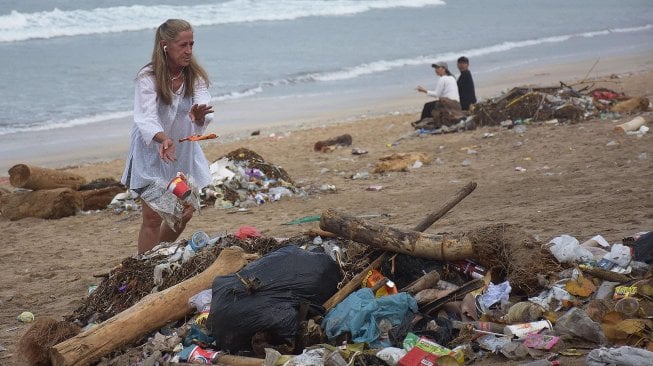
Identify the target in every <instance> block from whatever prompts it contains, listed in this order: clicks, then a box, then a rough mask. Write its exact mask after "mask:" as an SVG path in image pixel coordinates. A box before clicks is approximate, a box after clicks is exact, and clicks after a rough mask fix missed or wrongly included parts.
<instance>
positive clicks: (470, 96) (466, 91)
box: [457, 56, 476, 111]
mask: <svg viewBox="0 0 653 366" xmlns="http://www.w3.org/2000/svg"><path fill="white" fill-rule="evenodd" d="M458 70H460V76H459V77H458V82H457V83H458V94H459V95H460V107H461V108H462V110H463V111H468V110H469V106H470V105H472V104H474V103H476V92H475V91H474V80H473V79H472V73H471V72H470V71H469V59H468V58H467V57H465V56H461V57H460V58H458Z"/></svg>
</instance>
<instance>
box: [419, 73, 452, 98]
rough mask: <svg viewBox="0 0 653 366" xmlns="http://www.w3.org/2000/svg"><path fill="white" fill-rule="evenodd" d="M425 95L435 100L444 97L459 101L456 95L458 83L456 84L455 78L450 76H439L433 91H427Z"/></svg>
mask: <svg viewBox="0 0 653 366" xmlns="http://www.w3.org/2000/svg"><path fill="white" fill-rule="evenodd" d="M426 95H428V96H431V97H436V100H437V99H438V98H441V97H445V98H449V99H453V100H456V101H460V96H459V95H458V83H456V78H454V77H453V76H452V75H442V76H440V79H438V82H437V84H435V90H427V91H426Z"/></svg>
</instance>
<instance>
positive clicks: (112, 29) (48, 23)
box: [0, 0, 445, 42]
mask: <svg viewBox="0 0 653 366" xmlns="http://www.w3.org/2000/svg"><path fill="white" fill-rule="evenodd" d="M444 4H445V2H444V1H442V0H362V1H355V0H321V1H296V0H276V1H252V0H231V1H227V2H218V3H215V4H202V5H193V6H169V5H157V6H144V5H132V6H116V7H108V8H96V9H91V10H66V11H62V10H59V9H54V10H52V11H42V12H35V13H20V12H18V11H15V10H14V11H12V12H11V13H9V14H6V15H0V42H18V41H25V40H29V39H48V38H54V37H70V36H80V35H89V34H101V33H119V32H130V31H140V30H146V29H154V28H156V27H158V26H159V24H161V22H162V20H165V19H167V18H169V15H170V14H175V16H176V17H178V18H183V19H187V20H188V21H190V22H191V23H192V24H193V25H194V26H207V25H219V24H230V23H244V22H260V21H282V20H294V19H298V18H305V17H313V16H317V17H326V16H349V15H353V14H359V13H364V12H367V11H371V10H381V9H391V8H421V7H425V6H432V5H444Z"/></svg>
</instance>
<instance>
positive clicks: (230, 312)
mask: <svg viewBox="0 0 653 366" xmlns="http://www.w3.org/2000/svg"><path fill="white" fill-rule="evenodd" d="M468 186H469V187H466V188H465V189H463V190H461V191H460V192H459V193H458V194H457V195H456V196H455V197H454V199H452V200H451V201H450V202H448V203H447V204H446V205H445V206H444V207H445V208H443V209H441V210H439V211H436V213H438V214H440V213H441V212H444V213H446V211H448V210H449V209H451V208H452V207H453V206H454V205H455V204H456V203H457V202H459V201H460V200H461V199H462V198H464V197H465V196H466V195H468V194H469V193H470V192H471V190H473V189H474V187H475V184H473V183H470V184H468ZM444 213H442V214H444ZM437 218H438V215H436V214H435V213H434V214H431V215H429V216H428V217H427V218H426V219H425V220H424V221H423V222H421V223H419V224H418V225H417V226H416V228H415V229H414V230H400V229H396V228H392V227H387V226H383V225H380V224H377V223H374V222H372V221H369V220H367V219H363V218H359V217H353V216H349V215H347V214H344V213H340V212H338V211H336V210H332V209H330V210H326V211H325V212H323V213H322V215H321V218H320V228H321V229H322V230H323V231H324V232H328V233H331V234H332V235H333V238H329V239H323V238H322V237H320V236H317V235H316V234H302V235H298V236H296V237H292V238H289V239H285V240H277V239H272V238H265V237H262V236H260V234H259V233H258V232H257V231H256V230H251V229H252V228H251V227H248V228H249V229H250V230H244V231H247V232H248V233H250V234H248V235H240V234H242V232H241V233H240V234H239V235H227V234H223V235H219V236H216V237H213V238H210V237H209V236H208V235H206V234H203V235H197V233H195V234H193V236H192V237H191V238H190V239H187V240H180V241H178V242H176V243H163V244H161V245H159V246H157V247H155V248H154V249H152V250H151V251H149V252H147V253H145V254H144V255H141V256H139V257H135V258H127V259H125V260H124V261H123V263H122V264H121V265H120V266H119V267H117V268H114V269H113V270H111V271H110V272H109V273H107V274H105V275H104V280H103V281H102V282H101V283H100V284H99V286H97V288H95V289H93V290H92V291H91V292H90V294H89V296H88V298H87V299H86V300H85V301H84V303H83V304H82V305H81V306H80V307H79V308H78V309H76V310H75V312H74V313H73V314H71V315H70V316H68V317H66V321H67V322H69V323H72V324H75V325H77V326H79V327H82V328H83V329H82V332H83V333H81V334H80V335H77V336H73V335H69V336H70V338H68V339H66V340H61V339H60V338H57V341H61V343H57V344H56V345H55V346H53V348H52V350H53V351H52V352H54V353H53V354H54V355H57V356H56V357H61V358H60V359H62V360H65V361H66V362H71V363H75V362H96V361H98V358H99V356H98V354H101V355H104V356H105V357H108V358H105V359H104V361H103V362H104V363H105V364H119V363H121V362H128V361H129V362H131V363H134V362H136V363H144V362H148V363H150V364H155V363H157V362H159V363H161V362H163V363H166V362H169V363H176V362H188V363H197V362H201V360H202V359H204V360H211V361H210V362H213V363H216V362H217V363H220V364H239V365H242V364H244V363H246V364H248V365H285V366H291V365H300V364H306V363H309V364H312V365H313V364H314V365H332V364H333V362H338V363H337V364H338V365H344V364H345V363H348V364H351V365H357V366H365V365H370V364H378V365H384V364H389V365H392V366H396V365H399V366H418V365H420V364H423V363H425V362H430V363H433V364H452V365H462V364H470V363H473V362H475V361H479V360H484V359H488V358H490V357H492V358H491V359H492V360H494V361H496V362H501V360H506V359H509V360H517V361H523V362H528V361H531V360H536V362H539V363H538V364H543V365H544V364H547V365H553V364H557V363H559V362H563V361H566V360H569V361H571V360H574V359H577V358H579V357H582V358H583V359H584V360H585V361H586V362H588V363H589V364H593V365H607V364H610V360H611V359H613V358H614V357H617V356H619V357H622V358H623V359H625V360H629V362H630V363H629V364H636V363H633V362H636V360H638V359H640V358H642V357H644V358H646V357H648V358H650V357H651V356H653V351H651V348H652V347H653V322H652V321H651V318H652V317H653V290H652V289H653V281H652V280H651V266H650V265H651V263H653V232H639V233H635V234H634V235H633V236H632V237H628V238H624V239H623V240H622V241H621V242H619V243H612V244H611V243H609V242H608V241H607V240H606V239H604V238H603V237H602V236H600V235H596V236H594V237H592V238H590V239H587V240H585V241H583V242H582V243H581V242H579V241H578V240H577V239H576V238H574V237H572V236H570V235H561V236H559V237H556V238H552V239H551V240H549V241H548V242H541V241H538V240H536V239H535V238H534V237H532V236H531V235H529V234H527V233H525V232H524V231H523V230H521V229H519V228H518V227H516V226H515V225H507V224H496V225H491V226H489V227H482V228H477V229H474V230H471V231H469V232H464V233H458V234H453V233H448V234H446V235H439V234H438V235H436V234H426V233H424V232H423V231H424V230H425V229H426V228H428V227H429V226H430V225H432V224H433V222H434V221H435V220H437ZM244 231H243V232H244ZM196 238H203V239H202V240H201V242H200V240H199V239H196ZM342 238H348V239H342ZM237 252H238V253H250V257H248V259H247V261H245V262H243V263H242V264H241V265H238V266H236V267H234V269H231V270H229V271H228V272H226V273H225V274H221V275H216V276H211V277H209V278H208V282H206V284H205V286H206V287H204V290H199V291H198V292H196V293H194V294H192V296H190V295H188V296H184V297H183V299H182V303H183V304H184V306H182V309H174V308H173V309H171V308H170V305H169V304H170V303H171V302H172V301H170V300H172V299H174V300H175V301H179V299H178V298H170V296H175V294H176V292H175V291H174V290H175V289H181V291H183V290H184V289H187V288H189V287H191V286H194V285H195V282H194V281H196V280H197V279H198V278H200V277H204V280H206V276H205V274H206V272H207V271H209V270H210V269H211V268H213V267H215V266H216V264H220V263H230V264H231V265H233V262H234V261H233V260H232V259H225V258H223V255H230V254H229V253H231V254H233V253H237ZM241 258H245V256H244V255H242V256H241ZM238 268H239V269H238ZM211 282H212V283H211ZM191 284H192V285H191ZM150 294H154V295H150ZM152 296H155V297H152ZM157 296H158V297H157ZM157 299H158V300H157ZM169 312H172V313H169ZM148 313H149V314H156V317H155V319H156V320H158V321H164V322H163V323H157V324H160V325H157V324H151V323H150V322H149V321H148V319H149V318H151V315H147V314H148ZM173 313H174V314H176V315H173ZM189 313H194V315H193V316H192V317H189V316H188V314H189ZM130 316H131V317H134V316H138V319H141V320H142V322H141V323H139V324H138V326H133V324H132V326H131V327H130V329H129V330H125V331H122V333H121V334H112V337H113V338H112V340H111V342H109V343H107V344H112V347H111V348H106V349H102V351H103V353H100V352H99V350H97V349H96V350H95V352H96V353H93V352H90V351H89V352H78V351H74V350H80V349H82V350H83V349H87V348H89V347H90V349H93V347H94V346H93V341H92V340H94V339H97V338H98V337H106V334H110V333H111V332H110V331H109V329H112V328H111V327H115V325H116V324H119V323H120V320H121V318H124V317H130ZM166 319H167V320H166ZM37 324H39V321H38V319H37V321H35V323H34V326H37ZM38 326H40V327H43V325H38ZM51 326H54V325H51ZM56 326H60V324H56ZM139 327H140V328H139ZM121 329H122V328H121ZM26 334H27V335H29V334H34V332H27V333H26ZM39 334H40V333H39ZM145 334H149V336H148V337H147V340H146V341H145V343H142V342H143V341H144V338H143V335H145ZM128 336H131V338H129V337H128ZM29 337H30V336H25V337H23V338H22V339H21V340H20V341H19V345H18V346H19V347H21V345H29V344H33V341H34V340H33V339H31V338H29ZM114 338H115V339H114ZM29 342H32V343H29ZM136 343H140V345H138V346H137V347H132V348H124V347H125V346H128V347H129V346H135V345H136ZM45 344H53V342H50V343H45ZM611 346H622V347H620V348H618V349H615V348H610V347H611ZM23 347H27V348H29V346H23ZM101 347H106V344H104V345H102V346H101ZM615 350H620V351H619V352H621V353H615V352H617V351H615ZM54 357H55V356H53V358H54ZM202 357H204V358H202ZM334 360H337V361H334ZM631 361H632V362H631Z"/></svg>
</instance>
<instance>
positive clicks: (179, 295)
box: [50, 248, 256, 366]
mask: <svg viewBox="0 0 653 366" xmlns="http://www.w3.org/2000/svg"><path fill="white" fill-rule="evenodd" d="M254 257H256V256H255V255H252V254H246V253H245V252H244V251H242V250H241V249H234V248H226V249H223V250H222V252H220V255H219V256H218V258H217V259H216V260H215V262H213V264H211V266H209V267H208V268H207V269H205V270H204V271H203V272H202V273H200V274H198V275H196V276H194V277H192V278H190V279H188V280H186V281H183V282H181V283H178V284H177V285H175V286H172V287H170V288H167V289H165V290H163V291H161V292H157V293H154V294H150V295H147V296H145V297H144V298H143V299H141V300H140V301H139V302H138V303H136V304H135V305H134V306H132V307H130V308H129V309H127V310H125V311H123V312H121V313H120V314H117V315H115V316H114V317H112V318H110V319H108V320H106V321H105V322H103V323H102V324H99V325H98V326H97V327H95V328H92V329H90V330H87V331H85V332H83V333H80V334H78V335H76V336H75V337H72V338H70V339H68V340H66V341H63V342H61V343H59V344H57V345H55V346H54V347H53V348H52V349H51V350H50V358H51V361H52V364H53V365H54V366H63V365H67V366H71V365H88V364H90V363H92V362H94V361H96V360H98V359H99V358H100V357H102V356H104V355H106V354H108V353H109V352H111V351H113V350H115V349H116V348H118V347H121V346H124V345H128V344H130V343H131V342H134V341H136V340H138V339H139V338H140V337H142V336H143V335H145V334H147V333H149V332H151V331H153V330H155V329H158V328H161V327H163V326H164V325H166V324H168V323H169V322H171V321H176V320H179V319H182V318H183V317H184V316H186V315H188V314H189V313H191V312H192V311H193V309H192V308H191V307H189V306H188V299H189V298H190V297H191V296H193V295H195V294H196V293H198V292H200V291H202V290H205V289H207V288H210V287H211V284H212V282H213V279H214V278H215V277H216V276H222V275H227V274H230V273H233V272H236V271H238V270H240V269H241V268H243V267H244V266H245V265H246V264H247V263H248V261H249V260H251V259H253V258H254Z"/></svg>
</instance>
